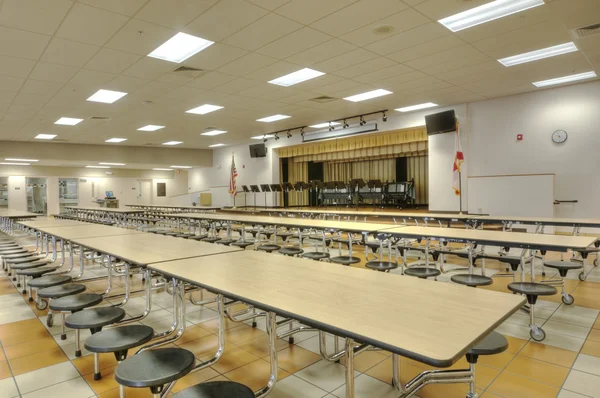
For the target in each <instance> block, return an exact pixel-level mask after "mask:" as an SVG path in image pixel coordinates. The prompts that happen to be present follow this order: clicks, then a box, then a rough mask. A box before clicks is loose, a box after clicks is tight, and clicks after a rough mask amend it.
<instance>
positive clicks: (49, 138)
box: [33, 134, 56, 140]
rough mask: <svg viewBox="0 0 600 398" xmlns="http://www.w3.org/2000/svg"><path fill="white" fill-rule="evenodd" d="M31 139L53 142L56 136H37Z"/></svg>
mask: <svg viewBox="0 0 600 398" xmlns="http://www.w3.org/2000/svg"><path fill="white" fill-rule="evenodd" d="M33 138H35V139H36V140H53V139H54V138H56V134H38V135H36V136H35V137H33Z"/></svg>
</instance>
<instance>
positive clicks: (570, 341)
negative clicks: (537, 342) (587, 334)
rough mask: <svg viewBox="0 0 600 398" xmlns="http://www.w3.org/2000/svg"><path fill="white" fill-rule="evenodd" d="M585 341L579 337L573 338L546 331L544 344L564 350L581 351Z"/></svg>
mask: <svg viewBox="0 0 600 398" xmlns="http://www.w3.org/2000/svg"><path fill="white" fill-rule="evenodd" d="M584 342H585V339H581V338H579V337H573V336H569V335H566V334H562V333H556V332H554V331H550V330H548V331H546V338H545V339H544V341H543V343H544V344H546V345H551V346H553V347H558V348H563V349H565V350H570V351H579V350H581V347H582V346H583V343H584Z"/></svg>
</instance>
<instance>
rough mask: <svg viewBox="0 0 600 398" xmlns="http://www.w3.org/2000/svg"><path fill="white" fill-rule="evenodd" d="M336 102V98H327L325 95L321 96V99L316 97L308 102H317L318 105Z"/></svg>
mask: <svg viewBox="0 0 600 398" xmlns="http://www.w3.org/2000/svg"><path fill="white" fill-rule="evenodd" d="M335 100H337V98H334V97H328V96H326V95H323V96H321V97H317V98H312V99H310V100H309V101H313V102H318V103H320V104H325V103H327V102H331V101H335Z"/></svg>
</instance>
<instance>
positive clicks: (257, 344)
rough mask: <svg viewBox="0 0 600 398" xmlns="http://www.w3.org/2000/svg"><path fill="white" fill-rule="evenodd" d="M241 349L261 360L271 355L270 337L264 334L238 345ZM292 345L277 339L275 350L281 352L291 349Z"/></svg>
mask: <svg viewBox="0 0 600 398" xmlns="http://www.w3.org/2000/svg"><path fill="white" fill-rule="evenodd" d="M238 346H239V347H240V348H243V349H244V350H246V351H248V352H249V353H251V354H254V355H256V356H257V357H259V358H263V357H265V356H267V355H269V336H267V335H266V334H263V335H262V336H260V337H258V338H256V339H252V340H249V341H246V342H243V343H241V344H239V345H238ZM289 347H290V344H289V343H288V342H287V340H282V339H277V340H275V349H276V350H277V351H281V350H283V349H285V348H289Z"/></svg>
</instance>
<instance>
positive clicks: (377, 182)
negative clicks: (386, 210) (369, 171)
mask: <svg viewBox="0 0 600 398" xmlns="http://www.w3.org/2000/svg"><path fill="white" fill-rule="evenodd" d="M367 186H368V187H369V190H370V191H371V193H373V189H377V188H381V195H382V197H381V200H383V184H382V183H381V180H369V182H367ZM376 192H377V191H375V193H376ZM372 196H373V208H376V207H377V199H375V195H372ZM379 206H380V207H381V208H383V204H382V203H381V202H380V204H379Z"/></svg>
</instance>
